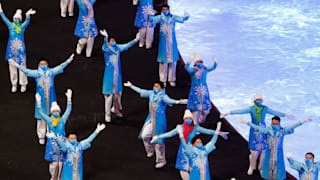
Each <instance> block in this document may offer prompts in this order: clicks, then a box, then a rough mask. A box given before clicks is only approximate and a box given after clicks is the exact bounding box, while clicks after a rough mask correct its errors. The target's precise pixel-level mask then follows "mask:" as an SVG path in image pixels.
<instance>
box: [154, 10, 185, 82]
mask: <svg viewBox="0 0 320 180" xmlns="http://www.w3.org/2000/svg"><path fill="white" fill-rule="evenodd" d="M189 16H190V15H189V13H185V14H184V17H180V16H176V15H172V14H170V8H169V6H168V5H164V6H163V7H162V11H161V15H158V16H154V12H150V13H149V16H148V19H149V21H150V23H152V24H155V25H156V24H158V23H160V39H159V54H158V60H157V61H158V63H159V76H160V81H161V82H163V83H164V85H165V86H166V82H167V81H168V82H169V83H170V86H175V85H176V83H175V81H176V66H177V61H178V60H179V53H178V47H177V40H176V33H175V26H176V23H177V22H178V23H183V22H184V21H186V20H188V19H189Z"/></svg>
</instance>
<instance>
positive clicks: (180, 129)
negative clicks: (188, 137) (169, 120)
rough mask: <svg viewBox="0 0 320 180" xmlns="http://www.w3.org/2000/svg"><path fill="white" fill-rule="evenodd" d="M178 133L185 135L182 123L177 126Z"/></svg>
mask: <svg viewBox="0 0 320 180" xmlns="http://www.w3.org/2000/svg"><path fill="white" fill-rule="evenodd" d="M176 129H177V131H178V133H179V137H183V129H182V127H181V126H180V125H177V127H176Z"/></svg>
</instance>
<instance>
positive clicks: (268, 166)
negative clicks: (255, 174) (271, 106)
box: [248, 122, 302, 180]
mask: <svg viewBox="0 0 320 180" xmlns="http://www.w3.org/2000/svg"><path fill="white" fill-rule="evenodd" d="M248 125H249V126H250V127H252V128H254V129H256V130H257V131H258V133H260V134H264V135H266V136H267V146H268V147H267V149H266V154H265V160H264V163H263V167H262V174H261V177H262V178H264V179H270V180H283V179H286V170H285V164H284V157H283V138H284V136H285V135H288V134H292V133H293V132H294V129H295V128H297V127H299V126H301V125H302V122H298V123H296V124H294V125H292V126H288V127H284V128H283V127H280V126H278V128H277V129H274V128H272V127H262V126H258V125H256V124H254V123H251V122H249V123H248Z"/></svg>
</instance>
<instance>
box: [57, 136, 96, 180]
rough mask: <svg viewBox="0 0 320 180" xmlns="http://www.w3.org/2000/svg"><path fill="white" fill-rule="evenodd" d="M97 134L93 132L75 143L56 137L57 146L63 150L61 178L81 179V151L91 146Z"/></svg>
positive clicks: (68, 179)
mask: <svg viewBox="0 0 320 180" xmlns="http://www.w3.org/2000/svg"><path fill="white" fill-rule="evenodd" d="M97 135H98V133H97V132H94V133H92V134H91V135H90V136H89V137H88V138H87V139H85V140H82V141H81V142H77V144H76V145H72V144H70V143H69V142H68V141H65V142H62V141H60V140H59V139H56V141H57V143H58V145H59V148H60V149H61V151H62V152H63V169H62V180H82V179H83V168H82V164H83V163H82V152H83V151H84V150H86V149H88V148H90V147H91V142H92V141H93V140H94V138H95V137H96V136H97Z"/></svg>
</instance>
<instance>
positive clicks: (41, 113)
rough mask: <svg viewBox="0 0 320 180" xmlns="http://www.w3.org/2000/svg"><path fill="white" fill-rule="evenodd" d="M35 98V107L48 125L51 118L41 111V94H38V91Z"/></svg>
mask: <svg viewBox="0 0 320 180" xmlns="http://www.w3.org/2000/svg"><path fill="white" fill-rule="evenodd" d="M35 98H36V103H37V108H38V110H39V114H40V117H41V118H42V119H43V120H44V121H46V123H47V124H48V126H50V125H51V123H52V119H51V118H50V117H49V116H48V115H46V114H45V113H43V111H42V108H41V96H40V94H39V93H36V95H35Z"/></svg>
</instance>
